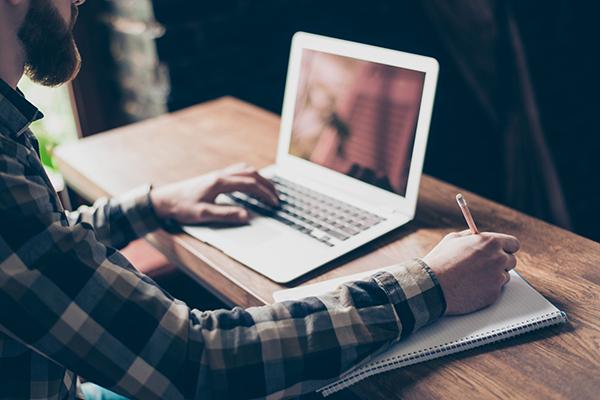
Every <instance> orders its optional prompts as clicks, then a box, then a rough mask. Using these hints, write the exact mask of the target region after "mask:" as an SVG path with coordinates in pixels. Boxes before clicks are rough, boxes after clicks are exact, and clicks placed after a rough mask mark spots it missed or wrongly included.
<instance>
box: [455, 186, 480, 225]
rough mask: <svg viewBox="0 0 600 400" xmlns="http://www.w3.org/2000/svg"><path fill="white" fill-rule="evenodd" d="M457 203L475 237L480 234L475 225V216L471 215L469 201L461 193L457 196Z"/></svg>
mask: <svg viewBox="0 0 600 400" xmlns="http://www.w3.org/2000/svg"><path fill="white" fill-rule="evenodd" d="M456 202H457V203H458V206H459V207H460V210H461V211H462V213H463V216H464V217H465V220H467V225H469V229H470V230H471V233H472V234H473V235H476V234H478V233H479V230H478V229H477V225H475V221H473V216H472V215H471V211H469V206H468V205H467V200H466V199H465V197H464V196H463V195H462V194H460V193H459V194H457V195H456Z"/></svg>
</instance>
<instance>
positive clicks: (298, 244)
mask: <svg viewBox="0 0 600 400" xmlns="http://www.w3.org/2000/svg"><path fill="white" fill-rule="evenodd" d="M437 75H438V63H437V61H436V60H435V59H433V58H429V57H423V56H419V55H414V54H408V53H403V52H399V51H393V50H387V49H382V48H378V47H373V46H368V45H364V44H358V43H352V42H347V41H343V40H338V39H332V38H328V37H322V36H317V35H312V34H307V33H302V32H299V33H297V34H296V35H294V38H293V40H292V49H291V55H290V62H289V68H288V76H287V83H286V88H285V98H284V103H283V113H282V120H281V131H280V134H279V146H278V150H277V161H276V163H275V164H274V165H271V166H269V167H267V168H265V169H263V170H261V174H263V175H264V176H266V177H268V178H270V179H271V180H272V182H273V183H274V184H275V187H276V188H277V190H278V192H279V195H280V200H281V205H280V206H279V207H278V208H275V209H274V208H271V207H269V206H267V205H265V204H263V203H261V202H260V201H258V200H256V199H254V198H252V197H249V196H247V195H245V194H243V193H237V192H235V193H231V194H228V195H221V196H220V197H219V198H218V199H217V200H218V201H219V202H223V203H236V204H240V205H243V206H245V207H246V208H247V209H249V210H250V211H251V213H252V214H253V218H252V220H251V222H250V223H249V224H247V225H244V226H239V227H215V226H188V227H185V228H184V230H185V231H186V232H188V233H189V234H191V235H192V236H194V237H196V238H198V239H200V240H202V241H204V242H206V243H209V244H211V245H213V246H215V247H217V248H218V249H220V250H221V251H223V252H224V253H226V254H228V255H229V256H231V257H232V258H234V259H236V260H238V261H240V262H241V263H243V264H245V265H246V266H248V267H249V268H252V269H253V270H255V271H257V272H259V273H261V274H263V275H265V276H266V277H268V278H270V279H272V280H274V281H275V282H279V283H286V282H289V281H291V280H294V279H296V278H298V277H300V276H301V275H303V274H305V273H307V272H309V271H311V270H313V269H315V268H318V267H319V266H321V265H323V264H325V263H327V262H328V261H331V260H333V259H335V258H337V257H339V256H341V255H343V254H345V253H347V252H349V251H351V250H353V249H356V248H357V247H359V246H361V245H363V244H365V243H367V242H369V241H371V240H373V239H375V238H377V237H379V236H381V235H383V234H385V233H386V232H389V231H391V230H393V229H395V228H398V227H399V226H401V225H404V224H406V223H407V222H409V221H410V220H412V219H413V217H414V214H415V208H416V202H417V194H418V189H419V181H420V178H421V172H422V168H423V158H424V156H425V147H426V143H427V134H428V132H429V122H430V119H431V111H432V107H433V100H434V96H435V86H436V82H437Z"/></svg>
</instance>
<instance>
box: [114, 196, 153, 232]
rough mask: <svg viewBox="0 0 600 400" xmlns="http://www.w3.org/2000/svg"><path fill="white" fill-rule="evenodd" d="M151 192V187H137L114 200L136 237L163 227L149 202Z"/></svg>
mask: <svg viewBox="0 0 600 400" xmlns="http://www.w3.org/2000/svg"><path fill="white" fill-rule="evenodd" d="M151 190H152V185H143V186H139V187H137V188H135V189H132V190H131V191H129V192H127V193H125V194H124V195H122V196H119V197H118V198H117V199H116V203H117V204H118V205H119V206H120V207H121V210H122V211H123V214H124V215H125V216H126V218H127V221H128V222H129V225H130V226H131V228H132V230H133V231H134V232H135V234H136V235H137V236H138V237H142V236H144V235H146V234H147V233H150V232H152V231H154V230H156V229H158V228H161V227H163V225H162V223H161V221H160V219H159V218H158V216H157V215H156V212H155V211H154V207H153V206H152V201H151V200H150V191H151Z"/></svg>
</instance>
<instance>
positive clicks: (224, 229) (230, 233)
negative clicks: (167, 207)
mask: <svg viewBox="0 0 600 400" xmlns="http://www.w3.org/2000/svg"><path fill="white" fill-rule="evenodd" d="M286 228H287V227H286V226H284V225H281V226H279V224H277V223H274V222H273V221H272V220H269V219H268V218H265V217H260V216H257V217H254V218H252V219H251V220H250V222H249V223H248V224H247V225H241V226H235V225H233V226H232V225H209V226H201V227H191V226H186V227H185V231H186V232H188V233H190V234H191V235H192V236H195V237H197V238H198V239H200V240H203V241H206V242H207V243H210V244H212V245H215V246H217V247H221V246H219V245H224V244H229V245H231V244H235V245H236V246H238V247H240V248H242V247H248V246H253V247H255V246H257V245H262V244H264V243H267V242H270V241H271V240H274V239H277V238H278V237H280V236H281V235H282V234H285V233H286V232H287V233H289V228H287V229H286Z"/></svg>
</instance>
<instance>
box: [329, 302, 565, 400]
mask: <svg viewBox="0 0 600 400" xmlns="http://www.w3.org/2000/svg"><path fill="white" fill-rule="evenodd" d="M566 320H567V315H566V314H565V313H564V312H562V311H555V312H553V313H548V314H544V315H541V316H538V317H536V318H531V319H528V320H527V321H524V322H522V323H519V324H512V325H509V326H507V327H503V328H500V329H494V330H491V331H489V332H486V333H481V334H478V335H472V336H467V337H465V338H463V339H462V340H460V341H453V342H447V343H444V344H440V345H437V346H433V347H430V348H427V349H423V350H419V351H414V352H410V353H406V354H403V355H401V356H396V357H392V358H388V359H385V360H381V361H378V362H374V363H370V364H367V365H365V366H363V367H361V368H358V369H356V370H353V371H350V372H348V375H347V376H346V377H343V378H341V379H340V380H338V381H336V382H333V383H330V384H329V385H326V386H324V387H322V388H321V389H319V390H318V392H320V393H321V394H322V395H323V396H329V395H331V394H333V393H335V392H337V391H340V390H342V389H345V388H347V387H349V386H352V385H354V384H355V383H358V382H360V381H362V380H363V379H365V378H368V377H370V376H372V375H376V374H379V373H382V372H385V371H390V370H393V369H397V368H401V367H406V366H408V365H412V364H417V363H419V362H422V361H428V360H433V359H435V358H439V357H443V356H446V355H450V354H454V353H458V352H460V351H463V350H469V349H473V348H475V347H479V346H483V345H485V344H488V343H493V342H498V341H501V340H505V339H510V338H512V337H514V336H518V335H521V334H524V333H528V332H532V331H535V330H538V329H541V328H545V327H548V326H552V325H557V324H560V323H563V322H566Z"/></svg>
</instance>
